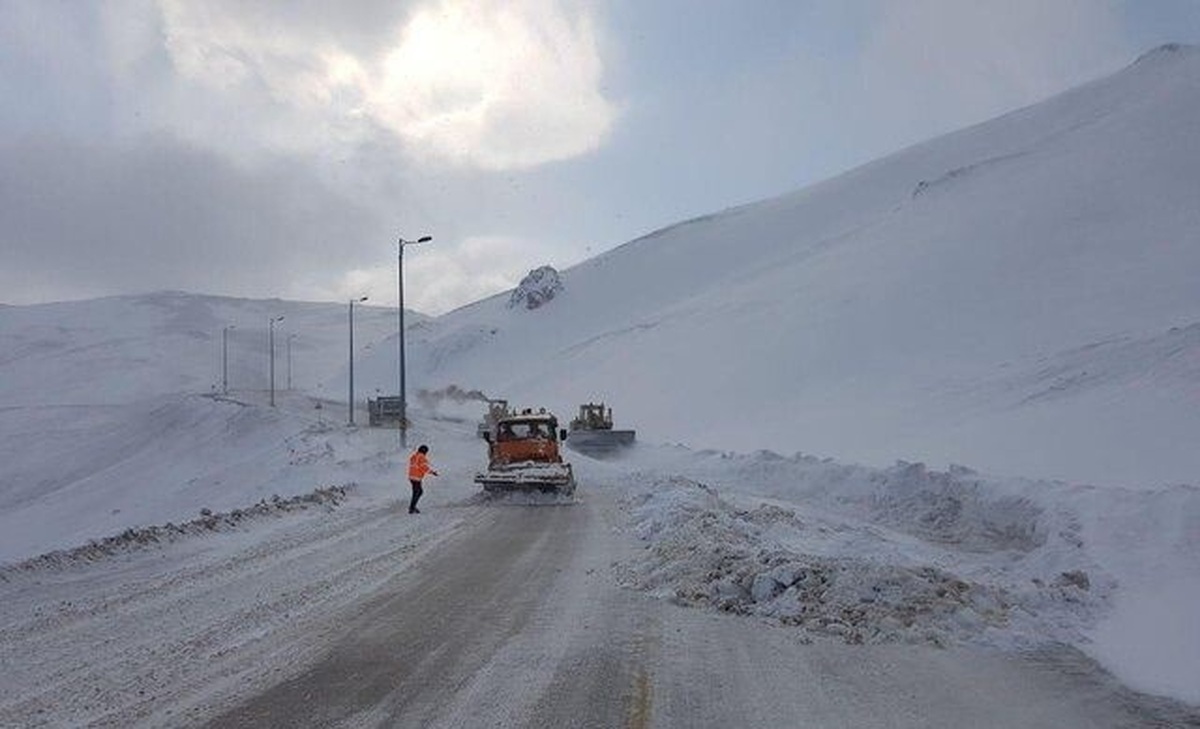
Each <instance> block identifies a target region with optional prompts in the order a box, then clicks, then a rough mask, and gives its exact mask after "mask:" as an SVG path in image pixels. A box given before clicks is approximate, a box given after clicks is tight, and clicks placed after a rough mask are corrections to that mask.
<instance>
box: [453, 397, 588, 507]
mask: <svg viewBox="0 0 1200 729" xmlns="http://www.w3.org/2000/svg"><path fill="white" fill-rule="evenodd" d="M566 437H567V431H566V430H559V428H558V419H557V418H555V417H554V416H553V415H551V414H550V413H548V412H546V411H545V409H542V410H539V411H538V412H533V411H532V410H522V411H521V412H519V413H504V414H502V415H500V416H499V417H497V418H495V419H494V420H492V421H491V422H489V423H488V426H487V429H486V431H485V432H484V433H483V438H484V440H486V441H487V444H488V468H487V471H484V472H483V473H478V474H476V475H475V482H476V483H478V484H480V485H482V486H483V489H484V490H485V491H489V492H512V491H540V492H543V493H556V494H561V495H563V496H570V495H571V494H573V493H575V474H574V473H573V472H572V471H571V464H570V463H566V462H564V461H563V458H562V454H561V453H560V451H559V443H560V442H561V441H563V440H565V439H566Z"/></svg>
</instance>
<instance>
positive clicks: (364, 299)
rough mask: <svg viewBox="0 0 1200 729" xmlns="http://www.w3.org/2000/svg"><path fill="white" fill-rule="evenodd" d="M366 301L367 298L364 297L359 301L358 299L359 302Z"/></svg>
mask: <svg viewBox="0 0 1200 729" xmlns="http://www.w3.org/2000/svg"><path fill="white" fill-rule="evenodd" d="M366 300H367V297H366V296H364V297H362V298H361V299H359V301H366Z"/></svg>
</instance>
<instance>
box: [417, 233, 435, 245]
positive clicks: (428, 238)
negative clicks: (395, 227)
mask: <svg viewBox="0 0 1200 729" xmlns="http://www.w3.org/2000/svg"><path fill="white" fill-rule="evenodd" d="M431 240H433V236H432V235H423V236H421V237H420V238H417V242H418V243H428V242H429V241H431Z"/></svg>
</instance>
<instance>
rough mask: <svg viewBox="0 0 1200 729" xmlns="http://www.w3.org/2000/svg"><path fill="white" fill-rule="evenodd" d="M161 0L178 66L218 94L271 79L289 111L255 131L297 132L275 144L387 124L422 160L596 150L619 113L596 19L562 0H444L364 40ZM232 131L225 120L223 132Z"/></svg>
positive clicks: (279, 106) (552, 157) (514, 159)
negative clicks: (379, 42)
mask: <svg viewBox="0 0 1200 729" xmlns="http://www.w3.org/2000/svg"><path fill="white" fill-rule="evenodd" d="M161 7H162V11H163V13H162V14H163V21H164V34H165V38H166V40H165V46H166V49H167V51H168V53H169V54H170V57H171V59H172V62H173V64H174V66H175V69H176V71H177V72H178V73H179V74H180V75H181V76H183V77H185V78H188V79H191V80H192V81H195V82H197V83H198V84H200V85H201V86H202V87H204V88H205V89H207V90H208V92H209V93H213V94H227V95H236V94H238V93H239V92H245V93H253V92H256V91H261V90H266V92H267V93H268V95H269V97H270V98H271V99H272V101H273V102H274V104H273V105H272V106H271V108H270V110H269V111H270V113H272V114H274V115H276V116H277V117H285V118H282V119H277V121H279V123H277V124H258V123H256V124H254V125H253V126H252V127H250V128H248V129H247V132H248V133H250V134H254V133H255V132H257V133H260V134H261V133H263V132H264V131H266V130H270V131H271V133H273V134H275V135H278V132H279V130H280V129H283V130H285V132H289V133H287V134H285V138H284V139H282V140H281V139H280V138H279V137H278V136H276V137H275V138H274V139H272V140H271V141H270V146H280V145H285V146H286V145H289V144H290V146H292V148H293V149H305V148H314V147H321V146H323V145H327V144H329V143H330V142H331V141H337V140H340V141H349V142H354V141H363V140H364V139H367V138H369V137H370V136H371V135H372V134H377V133H378V132H379V131H380V130H384V131H386V132H388V133H390V134H391V135H394V137H395V138H397V139H399V140H400V141H401V142H402V143H403V144H404V147H405V149H406V151H407V152H408V153H409V154H410V155H412V156H413V157H414V158H415V159H418V160H421V161H423V162H427V163H450V164H453V165H458V166H468V167H477V168H482V169H486V170H508V169H518V168H526V167H532V166H536V165H539V164H543V163H546V162H552V161H556V160H563V159H569V158H572V157H575V156H578V155H581V154H585V153H588V152H590V151H592V150H595V149H596V148H598V147H599V146H600V144H601V143H602V142H603V141H604V139H605V138H606V136H607V134H608V132H609V130H610V129H611V127H612V125H613V122H614V120H615V118H616V109H615V107H614V106H613V104H612V103H611V102H610V101H608V100H607V99H605V98H604V96H603V94H602V93H601V90H600V89H601V80H602V75H603V63H602V61H601V58H600V55H599V51H598V47H597V42H596V38H595V33H594V29H593V21H592V19H591V17H590V15H589V14H588V13H587V11H586V9H584V8H572V7H568V5H567V3H564V2H561V1H560V0H503V1H500V0H437V1H436V2H433V3H430V4H427V5H425V6H423V7H421V8H419V9H417V10H416V11H415V12H414V13H413V14H412V15H411V16H409V17H408V18H407V19H405V20H404V21H403V22H401V23H400V24H399V25H398V26H397V27H396V28H395V30H394V31H393V38H392V41H391V42H390V43H389V44H387V46H386V47H384V48H382V49H379V48H372V49H367V50H364V49H358V48H352V47H348V46H347V45H345V44H343V43H342V42H341V40H340V39H339V38H337V37H334V36H333V35H328V36H325V35H323V34H322V33H321V32H320V30H319V29H318V30H314V29H312V28H308V29H300V28H297V29H294V32H288V30H289V29H286V28H285V29H282V32H274V33H262V32H259V31H258V30H257V28H258V27H261V26H262V25H263V24H266V23H271V22H274V21H275V20H277V19H278V17H280V16H279V15H278V14H275V15H271V14H268V16H269V17H266V18H264V17H263V13H262V12H260V11H256V10H253V9H251V10H245V9H244V7H245V6H240V5H229V6H227V7H220V8H214V7H213V6H212V5H211V4H208V3H181V2H177V1H176V0H163V2H162V5H161ZM283 17H286V14H284V16H283ZM227 132H228V130H227V128H225V127H224V122H222V124H221V129H220V131H219V132H218V135H219V136H224V135H225V134H227Z"/></svg>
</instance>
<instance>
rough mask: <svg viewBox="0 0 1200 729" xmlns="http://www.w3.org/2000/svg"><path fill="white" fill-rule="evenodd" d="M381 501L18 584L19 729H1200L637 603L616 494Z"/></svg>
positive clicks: (1122, 701) (2, 651) (2, 615)
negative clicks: (625, 577)
mask: <svg viewBox="0 0 1200 729" xmlns="http://www.w3.org/2000/svg"><path fill="white" fill-rule="evenodd" d="M362 501H363V499H359V500H356V499H354V498H353V497H352V498H351V500H350V502H349V503H348V504H347V505H345V506H343V507H342V508H340V509H335V510H328V511H326V510H323V509H315V510H311V511H310V512H306V513H304V514H302V515H299V516H290V517H287V518H281V519H275V520H265V521H262V522H260V523H256V524H254V525H252V526H251V527H249V530H250V531H252V532H253V534H247V533H246V532H245V531H234V532H229V533H223V534H216V535H213V536H212V537H208V538H197V539H186V540H183V541H180V542H177V543H174V544H169V545H165V546H161V547H152V548H150V549H146V550H141V551H137V552H131V553H128V554H124V555H119V556H115V557H111V558H108V559H105V560H102V561H100V562H97V563H93V564H76V565H68V566H65V567H59V568H54V569H47V568H40V569H35V570H28V571H17V570H9V571H7V572H5V573H4V574H3V582H0V591H2V592H3V601H2V602H0V656H2V659H3V660H2V663H3V666H2V668H3V679H0V725H3V726H129V725H145V726H181V725H208V726H214V727H253V726H346V727H357V726H433V727H439V726H442V727H457V726H533V727H561V726H597V727H618V726H629V727H639V726H678V727H700V726H740V727H745V726H762V727H782V726H789V727H870V726H889V727H930V726H945V727H952V726H953V727H963V726H971V727H1055V728H1058V727H1083V726H1086V727H1131V726H1145V725H1155V726H1173V725H1179V726H1200V718H1198V717H1197V715H1196V714H1194V713H1188V710H1186V709H1181V708H1180V707H1178V706H1177V705H1174V704H1163V703H1161V702H1157V701H1155V700H1153V699H1149V698H1146V697H1143V696H1141V695H1137V694H1133V693H1131V692H1128V691H1126V690H1124V689H1122V688H1120V687H1119V686H1118V685H1117V684H1116V683H1115V682H1114V681H1111V680H1110V679H1107V678H1105V677H1104V676H1103V674H1100V673H1098V672H1096V671H1094V670H1093V669H1092V667H1091V666H1090V665H1088V664H1087V663H1086V660H1085V659H1083V658H1081V657H1079V656H1078V654H1075V653H1071V652H1063V653H1053V654H1051V653H1045V654H1040V655H1037V656H1024V657H1018V656H1014V655H1011V654H1002V653H995V652H985V651H981V650H974V649H964V648H955V649H948V650H943V649H935V648H928V647H923V646H900V645H882V646H849V645H845V644H843V643H841V642H839V641H834V640H824V639H817V640H815V641H814V640H812V639H811V638H806V637H804V635H803V634H802V633H801V632H800V631H798V630H796V629H795V628H788V627H785V626H778V625H773V624H770V623H767V622H765V621H762V620H759V619H746V618H739V617H735V616H729V615H722V614H718V613H715V612H712V611H705V610H697V609H694V608H687V607H682V606H679V605H676V604H672V603H671V602H670V601H666V600H661V599H656V598H653V597H651V596H649V595H647V594H644V593H641V592H637V591H633V590H629V589H622V588H621V587H620V586H619V584H618V582H619V569H618V565H620V564H621V563H622V562H623V561H624V560H627V559H630V558H631V557H632V556H633V553H634V550H636V549H637V548H638V545H637V543H636V540H635V539H633V538H632V537H631V536H630V535H629V534H627V533H626V532H625V531H624V529H625V516H624V514H623V513H622V510H621V506H620V502H619V500H618V499H617V498H616V495H615V492H614V491H613V490H612V489H610V488H606V487H605V486H604V485H603V484H590V485H588V484H585V486H584V488H582V489H581V497H580V499H579V500H578V501H577V502H576V503H574V504H568V505H530V504H524V505H522V504H514V503H512V502H507V501H499V502H496V501H490V502H489V501H484V500H482V499H478V498H469V499H466V500H463V501H461V502H459V503H450V504H445V503H443V504H440V505H439V504H437V503H436V502H435V503H432V504H431V507H433V508H430V509H428V510H427V511H426V513H425V514H423V515H422V516H421V517H420V518H419V519H411V518H409V517H408V516H407V515H406V514H403V513H402V510H401V505H399V504H395V503H393V504H391V505H388V506H387V507H386V508H384V507H381V506H380V504H379V503H372V504H369V505H364V504H363V503H361V502H362ZM251 537H252V539H251Z"/></svg>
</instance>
